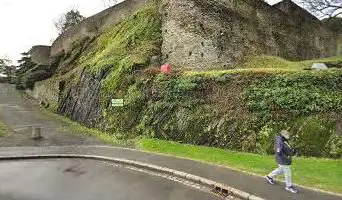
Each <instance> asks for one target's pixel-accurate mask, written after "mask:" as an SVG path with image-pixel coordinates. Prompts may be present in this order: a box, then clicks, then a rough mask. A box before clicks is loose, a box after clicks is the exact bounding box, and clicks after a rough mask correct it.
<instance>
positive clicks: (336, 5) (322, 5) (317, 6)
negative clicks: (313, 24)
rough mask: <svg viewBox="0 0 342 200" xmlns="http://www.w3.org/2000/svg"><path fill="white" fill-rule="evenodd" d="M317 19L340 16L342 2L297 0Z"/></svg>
mask: <svg viewBox="0 0 342 200" xmlns="http://www.w3.org/2000/svg"><path fill="white" fill-rule="evenodd" d="M299 2H300V3H302V4H303V5H304V7H305V8H306V9H308V10H309V11H311V12H312V13H313V14H315V15H316V16H317V17H319V18H326V17H339V16H342V0H299Z"/></svg>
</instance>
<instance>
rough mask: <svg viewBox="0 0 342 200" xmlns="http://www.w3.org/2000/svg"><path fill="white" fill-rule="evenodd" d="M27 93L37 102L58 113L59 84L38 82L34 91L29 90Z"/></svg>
mask: <svg viewBox="0 0 342 200" xmlns="http://www.w3.org/2000/svg"><path fill="white" fill-rule="evenodd" d="M25 92H26V94H28V95H29V96H31V97H32V98H34V99H35V100H37V102H43V103H44V104H45V106H47V107H49V109H51V110H52V111H57V108H58V98H59V86H58V82H51V81H41V82H36V83H35V85H34V88H33V89H32V90H30V89H27V90H25Z"/></svg>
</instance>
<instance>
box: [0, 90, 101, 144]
mask: <svg viewBox="0 0 342 200" xmlns="http://www.w3.org/2000/svg"><path fill="white" fill-rule="evenodd" d="M0 120H1V121H2V122H4V123H5V124H6V125H7V126H8V127H9V128H10V133H9V135H8V136H6V137H1V138H0V147H1V146H51V145H81V144H83V145H84V144H87V145H90V144H102V142H100V141H99V140H98V139H96V138H93V137H89V136H87V135H85V134H83V135H82V134H77V135H75V134H72V132H71V131H69V130H68V127H67V125H66V124H65V123H63V122H61V121H58V120H56V119H53V118H52V117H51V116H49V115H46V114H44V113H42V112H41V110H40V109H39V107H38V106H37V105H34V104H33V102H32V101H30V100H28V99H27V98H25V97H24V96H23V95H22V93H20V92H18V91H17V90H15V88H14V85H9V84H0ZM32 125H33V126H38V127H41V128H42V130H41V131H42V134H43V136H44V139H43V140H39V141H35V140H31V139H30V135H31V131H30V130H29V129H28V127H29V126H32Z"/></svg>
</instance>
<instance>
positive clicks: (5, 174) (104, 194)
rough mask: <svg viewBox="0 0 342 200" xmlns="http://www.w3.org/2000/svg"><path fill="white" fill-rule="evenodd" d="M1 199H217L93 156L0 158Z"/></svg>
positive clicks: (193, 189) (217, 199)
mask: <svg viewBox="0 0 342 200" xmlns="http://www.w3.org/2000/svg"><path fill="white" fill-rule="evenodd" d="M0 180H1V184H0V199H1V200H130V199H132V200H133V199H134V200H138V199H148V200H176V199H177V200H192V199H193V200H199V199H203V200H219V199H222V198H220V197H218V196H215V195H212V194H209V193H206V192H203V191H201V190H197V189H195V188H191V187H188V186H186V185H183V184H181V183H175V182H173V181H171V180H167V179H164V178H161V177H158V176H153V175H148V174H145V173H142V172H138V171H134V170H130V169H127V168H124V167H122V166H118V165H113V164H111V163H106V162H99V161H94V160H78V159H73V160H71V159H70V160H65V159H64V160H61V159H59V160H44V161H42V160H35V161H19V162H7V161H6V162H0Z"/></svg>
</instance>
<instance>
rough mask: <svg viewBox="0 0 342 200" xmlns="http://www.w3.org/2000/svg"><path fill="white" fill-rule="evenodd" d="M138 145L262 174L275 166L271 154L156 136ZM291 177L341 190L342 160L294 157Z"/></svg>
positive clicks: (309, 184) (306, 183)
mask: <svg viewBox="0 0 342 200" xmlns="http://www.w3.org/2000/svg"><path fill="white" fill-rule="evenodd" d="M137 146H138V148H140V149H142V150H147V151H150V152H157V153H165V154H170V155H174V156H178V157H184V158H190V159H193V160H198V161H203V162H207V163H213V164H219V165H223V166H228V167H231V168H234V169H237V170H242V171H245V172H248V173H255V174H258V175H265V174H267V173H269V172H270V171H271V170H273V169H274V168H275V167H276V164H275V160H274V157H273V156H265V155H257V154H251V153H241V152H233V151H227V150H223V149H219V148H210V147H200V146H193V145H184V144H179V143H175V142H168V141H161V140H155V139H142V140H140V141H139V142H138V145H137ZM293 177H294V181H295V182H296V183H298V184H300V185H303V186H309V187H314V188H318V189H322V190H328V191H333V192H338V193H342V160H330V159H318V158H295V159H294V164H293Z"/></svg>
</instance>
